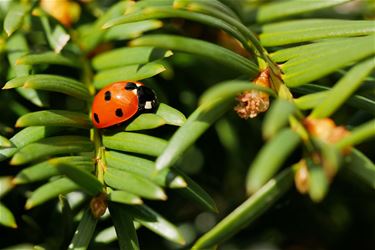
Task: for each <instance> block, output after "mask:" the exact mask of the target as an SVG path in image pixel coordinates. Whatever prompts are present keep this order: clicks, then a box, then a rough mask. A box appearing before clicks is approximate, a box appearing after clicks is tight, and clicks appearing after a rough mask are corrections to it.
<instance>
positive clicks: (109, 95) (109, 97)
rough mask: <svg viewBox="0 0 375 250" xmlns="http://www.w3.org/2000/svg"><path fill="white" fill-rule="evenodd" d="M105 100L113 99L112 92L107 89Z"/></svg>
mask: <svg viewBox="0 0 375 250" xmlns="http://www.w3.org/2000/svg"><path fill="white" fill-rule="evenodd" d="M104 100H106V101H109V100H111V92H110V91H106V92H105V93H104Z"/></svg>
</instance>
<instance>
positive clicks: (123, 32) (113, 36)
mask: <svg viewBox="0 0 375 250" xmlns="http://www.w3.org/2000/svg"><path fill="white" fill-rule="evenodd" d="M162 26H163V22H161V21H159V20H152V19H151V20H145V21H139V22H133V23H126V24H120V25H117V26H114V27H112V28H109V29H107V30H106V32H105V34H104V38H103V39H104V40H105V41H111V40H127V39H134V38H137V37H139V36H141V35H142V34H143V33H144V32H146V31H150V30H155V29H159V28H161V27H162Z"/></svg>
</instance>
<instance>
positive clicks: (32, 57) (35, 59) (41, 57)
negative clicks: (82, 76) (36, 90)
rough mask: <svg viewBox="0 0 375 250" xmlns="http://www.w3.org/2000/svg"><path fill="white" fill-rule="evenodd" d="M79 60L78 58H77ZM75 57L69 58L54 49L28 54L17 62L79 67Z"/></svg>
mask: <svg viewBox="0 0 375 250" xmlns="http://www.w3.org/2000/svg"><path fill="white" fill-rule="evenodd" d="M76 60H77V59H76ZM76 60H74V59H73V58H69V57H67V56H64V55H62V54H57V53H54V52H52V51H48V52H44V53H38V54H28V55H24V56H22V57H20V58H18V59H17V61H16V63H17V64H18V65H20V64H26V65H36V64H56V65H63V66H71V67H76V68H79V63H77V61H76Z"/></svg>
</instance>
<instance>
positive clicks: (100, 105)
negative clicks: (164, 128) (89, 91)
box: [91, 81, 157, 128]
mask: <svg viewBox="0 0 375 250" xmlns="http://www.w3.org/2000/svg"><path fill="white" fill-rule="evenodd" d="M156 107H157V98H156V95H155V92H154V91H153V90H152V89H150V88H147V87H146V86H144V84H143V83H141V82H132V81H121V82H115V83H112V84H110V85H108V86H107V87H105V88H103V89H101V90H100V91H99V92H98V93H97V94H96V96H95V97H94V101H93V104H92V109H91V110H92V111H91V117H92V121H93V123H94V126H95V127H97V128H107V127H110V126H113V125H117V124H120V123H122V122H124V121H126V120H129V119H130V118H132V117H134V116H135V115H137V114H140V113H145V112H154V111H155V109H156Z"/></svg>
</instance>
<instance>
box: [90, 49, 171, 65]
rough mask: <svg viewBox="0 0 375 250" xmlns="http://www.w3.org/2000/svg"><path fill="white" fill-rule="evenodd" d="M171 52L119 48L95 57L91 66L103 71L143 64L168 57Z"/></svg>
mask: <svg viewBox="0 0 375 250" xmlns="http://www.w3.org/2000/svg"><path fill="white" fill-rule="evenodd" d="M171 55H172V52H171V51H169V50H165V49H159V48H154V47H138V48H128V47H125V48H119V49H114V50H111V51H109V52H105V53H102V54H99V55H98V56H96V57H95V58H94V59H93V61H92V64H93V66H94V68H95V69H97V70H103V69H108V68H116V67H120V66H127V65H132V64H145V63H148V62H151V61H155V60H157V59H161V58H163V57H169V56H171Z"/></svg>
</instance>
